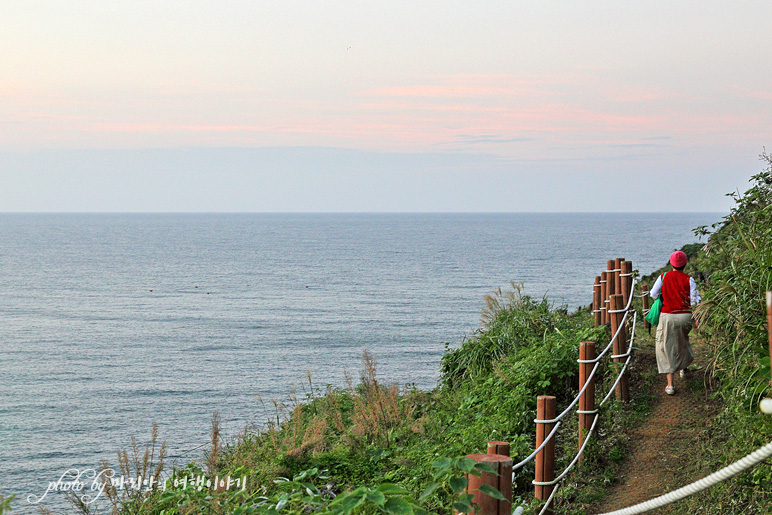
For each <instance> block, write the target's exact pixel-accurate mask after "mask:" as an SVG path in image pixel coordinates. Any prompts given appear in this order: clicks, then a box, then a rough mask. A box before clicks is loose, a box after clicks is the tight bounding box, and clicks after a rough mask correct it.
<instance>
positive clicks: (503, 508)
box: [466, 442, 512, 515]
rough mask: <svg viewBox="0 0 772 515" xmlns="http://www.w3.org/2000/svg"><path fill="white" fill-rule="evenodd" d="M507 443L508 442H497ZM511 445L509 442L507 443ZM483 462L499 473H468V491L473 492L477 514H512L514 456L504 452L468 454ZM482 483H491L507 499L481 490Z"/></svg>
mask: <svg viewBox="0 0 772 515" xmlns="http://www.w3.org/2000/svg"><path fill="white" fill-rule="evenodd" d="M497 443H507V442H497ZM507 446H509V444H507ZM466 457H467V458H471V459H473V460H475V461H479V462H481V463H487V464H488V465H490V466H492V467H493V468H494V469H496V472H497V474H498V475H497V474H491V473H490V472H483V473H482V475H481V476H474V475H471V474H466V479H467V481H468V484H467V487H466V491H467V493H470V494H472V495H473V496H474V497H473V498H472V502H473V503H475V504H477V509H476V510H475V511H474V513H475V515H511V513H512V458H510V457H509V456H504V455H503V454H467V455H466ZM482 485H489V486H492V487H493V488H495V489H496V490H498V491H499V492H501V495H503V496H504V498H505V499H506V500H505V501H500V500H498V499H494V498H493V497H491V496H489V495H488V494H486V493H483V492H481V491H480V487H481V486H482Z"/></svg>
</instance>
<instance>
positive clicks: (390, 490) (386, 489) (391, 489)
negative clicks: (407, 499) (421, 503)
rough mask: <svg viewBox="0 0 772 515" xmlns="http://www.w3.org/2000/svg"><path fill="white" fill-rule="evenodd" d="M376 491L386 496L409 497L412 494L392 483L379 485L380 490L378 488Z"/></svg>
mask: <svg viewBox="0 0 772 515" xmlns="http://www.w3.org/2000/svg"><path fill="white" fill-rule="evenodd" d="M376 490H377V491H378V492H381V493H383V494H386V495H409V494H410V492H408V491H407V490H405V489H404V488H402V487H401V486H397V485H395V484H392V483H383V484H382V485H378V488H376Z"/></svg>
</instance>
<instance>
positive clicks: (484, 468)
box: [474, 463, 499, 476]
mask: <svg viewBox="0 0 772 515" xmlns="http://www.w3.org/2000/svg"><path fill="white" fill-rule="evenodd" d="M474 469H475V470H479V471H480V472H488V473H489V474H494V475H497V476H498V475H499V471H498V470H496V469H495V468H494V467H493V466H492V465H491V464H490V463H475V465H474Z"/></svg>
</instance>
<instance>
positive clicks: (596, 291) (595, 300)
mask: <svg viewBox="0 0 772 515" xmlns="http://www.w3.org/2000/svg"><path fill="white" fill-rule="evenodd" d="M600 313H601V311H600V276H596V277H595V284H593V285H592V316H593V318H594V319H595V327H598V326H599V325H600V320H601V318H600Z"/></svg>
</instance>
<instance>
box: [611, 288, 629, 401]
mask: <svg viewBox="0 0 772 515" xmlns="http://www.w3.org/2000/svg"><path fill="white" fill-rule="evenodd" d="M623 308H624V306H622V296H621V295H614V296H612V297H611V311H619V310H622V309H623ZM622 315H623V313H612V315H611V317H612V318H611V334H612V335H613V334H614V333H615V332H616V330H617V328H618V327H619V325H620V323H621V322H622ZM623 336H624V331H619V334H618V335H617V337H616V338H614V340H613V344H612V351H613V352H614V355H619V354H622V353H624V352H625V351H626V350H627V348H626V346H625V343H626V342H625V341H624V340H623V339H622V337H623ZM624 361H625V358H614V362H615V363H623V362H624ZM615 391H616V397H617V399H618V400H620V401H622V402H627V401H628V400H630V391H629V387H628V383H627V374H626V373H625V374H623V375H622V378H621V379H620V380H619V382H618V383H617V387H616V389H615Z"/></svg>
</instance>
